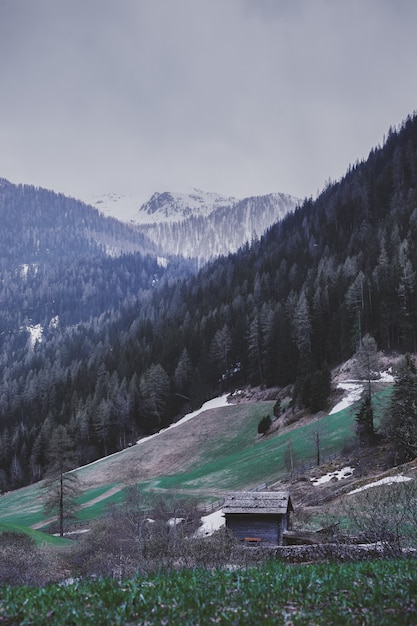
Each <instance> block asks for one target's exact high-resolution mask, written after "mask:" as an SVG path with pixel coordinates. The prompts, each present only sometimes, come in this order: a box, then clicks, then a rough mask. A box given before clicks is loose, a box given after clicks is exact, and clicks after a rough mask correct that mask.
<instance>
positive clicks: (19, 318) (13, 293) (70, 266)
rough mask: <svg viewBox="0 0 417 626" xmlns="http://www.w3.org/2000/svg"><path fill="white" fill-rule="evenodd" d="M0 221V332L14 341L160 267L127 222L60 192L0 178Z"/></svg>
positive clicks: (91, 309)
mask: <svg viewBox="0 0 417 626" xmlns="http://www.w3.org/2000/svg"><path fill="white" fill-rule="evenodd" d="M0 219H1V230H0V276H1V283H0V333H2V336H3V337H5V333H13V337H14V341H15V342H17V344H18V345H25V343H26V337H27V332H21V331H22V330H23V331H24V329H25V328H27V327H30V326H34V325H38V324H40V325H41V326H42V327H45V328H46V327H48V325H49V324H50V323H51V320H53V324H56V323H57V322H58V323H59V325H60V327H61V328H62V327H63V326H66V325H68V324H76V323H78V322H80V321H83V320H88V319H89V318H90V317H91V316H93V317H95V316H99V315H100V314H101V313H103V312H104V311H107V310H109V309H112V308H117V307H118V306H120V305H121V304H122V303H123V302H124V301H125V300H126V299H129V298H132V297H134V298H136V297H137V295H138V293H139V292H140V290H143V289H148V288H150V287H151V286H152V285H154V284H155V282H157V281H158V280H159V279H160V277H161V276H162V274H163V273H164V272H165V267H161V263H160V262H158V260H157V258H156V247H155V245H154V244H153V243H152V242H150V241H149V240H147V239H146V237H145V236H144V235H143V234H141V233H138V232H137V231H136V229H135V228H134V227H131V226H130V227H129V226H127V225H126V224H122V223H120V222H118V221H117V220H115V219H112V218H105V217H103V216H102V215H101V214H99V212H98V211H97V210H96V209H93V208H91V207H89V206H87V205H85V204H83V203H81V202H79V201H76V200H73V199H71V198H66V197H65V196H63V195H61V194H55V193H54V192H51V191H47V190H45V189H37V188H35V187H29V186H21V185H13V184H11V183H9V182H8V181H5V180H1V181H0ZM145 253H146V254H145ZM162 265H163V266H165V265H166V262H165V261H164V262H163V263H162ZM6 342H7V345H9V343H8V340H7V339H6ZM9 347H10V346H9ZM3 349H4V347H3ZM8 349H9V348H8Z"/></svg>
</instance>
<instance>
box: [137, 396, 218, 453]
mask: <svg viewBox="0 0 417 626" xmlns="http://www.w3.org/2000/svg"><path fill="white" fill-rule="evenodd" d="M227 397H228V394H225V395H224V396H220V397H218V398H213V399H212V400H209V401H208V402H205V403H204V404H203V406H202V407H200V408H199V409H197V410H196V411H193V412H192V413H187V415H184V417H183V418H181V419H180V420H178V422H175V423H174V424H171V425H170V426H168V427H167V428H163V429H162V430H159V431H158V432H157V433H154V434H153V435H149V436H148V437H142V439H139V440H138V441H137V444H141V443H145V441H149V440H150V439H153V438H154V437H157V436H158V435H160V434H161V433H164V432H166V431H167V430H171V429H172V428H177V426H181V424H185V422H188V421H189V420H191V419H193V418H194V417H197V415H200V413H203V412H204V411H208V410H209V409H218V408H220V407H222V406H228V402H227Z"/></svg>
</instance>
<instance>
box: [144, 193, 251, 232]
mask: <svg viewBox="0 0 417 626" xmlns="http://www.w3.org/2000/svg"><path fill="white" fill-rule="evenodd" d="M237 202H238V200H237V199H236V198H233V197H226V196H223V195H221V194H218V193H213V192H207V191H202V190H201V189H196V188H195V187H193V188H191V189H190V191H189V192H188V193H178V192H170V191H165V192H163V193H154V194H153V195H152V197H151V198H150V199H149V200H148V201H147V202H145V203H144V204H143V205H142V206H141V207H140V209H139V211H138V212H137V213H136V215H135V217H134V218H133V220H134V221H135V222H136V223H138V224H150V223H152V224H155V223H160V222H180V221H182V220H185V219H188V218H189V217H192V216H196V217H197V216H200V217H208V216H209V215H210V214H211V213H212V212H213V211H215V210H216V209H218V208H221V207H226V206H229V207H230V206H233V205H234V204H236V203H237Z"/></svg>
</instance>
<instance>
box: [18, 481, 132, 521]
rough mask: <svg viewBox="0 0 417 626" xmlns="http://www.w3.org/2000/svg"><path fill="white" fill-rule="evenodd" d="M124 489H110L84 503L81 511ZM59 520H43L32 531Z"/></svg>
mask: <svg viewBox="0 0 417 626" xmlns="http://www.w3.org/2000/svg"><path fill="white" fill-rule="evenodd" d="M123 487H124V485H116V486H115V487H112V488H111V489H108V490H107V491H105V492H104V493H102V494H101V495H100V496H97V498H93V499H92V500H89V501H88V502H84V504H82V505H81V506H80V509H87V508H88V507H90V506H93V505H94V504H97V503H98V502H102V501H103V500H107V498H110V497H111V496H113V495H114V494H115V493H118V492H119V491H121V490H122V489H123ZM57 519H58V517H57V516H55V517H50V518H49V519H46V520H43V521H42V522H37V523H36V524H33V525H32V526H31V527H30V528H32V530H39V529H40V528H43V527H44V526H48V525H49V524H52V522H56V521H57Z"/></svg>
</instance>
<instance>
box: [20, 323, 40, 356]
mask: <svg viewBox="0 0 417 626" xmlns="http://www.w3.org/2000/svg"><path fill="white" fill-rule="evenodd" d="M24 329H25V330H27V331H28V333H29V339H28V348H29V349H30V350H33V348H34V347H35V345H36V344H37V343H40V342H41V341H42V334H43V328H42V326H41V324H35V326H25V327H24Z"/></svg>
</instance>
